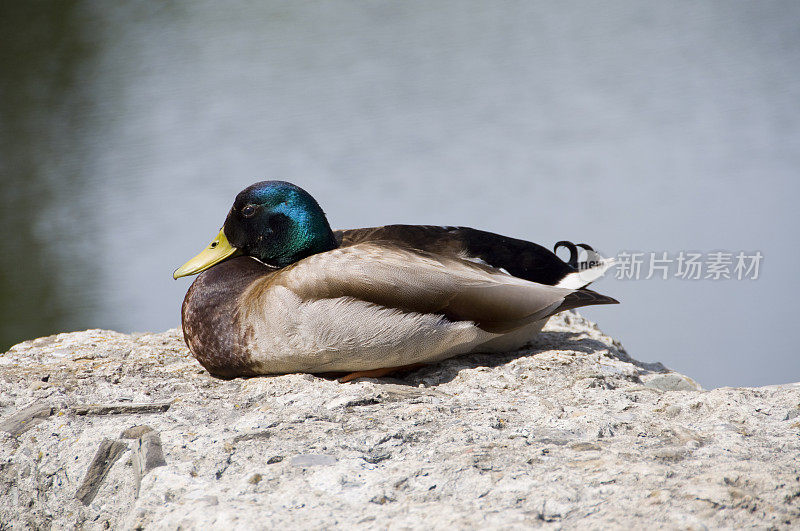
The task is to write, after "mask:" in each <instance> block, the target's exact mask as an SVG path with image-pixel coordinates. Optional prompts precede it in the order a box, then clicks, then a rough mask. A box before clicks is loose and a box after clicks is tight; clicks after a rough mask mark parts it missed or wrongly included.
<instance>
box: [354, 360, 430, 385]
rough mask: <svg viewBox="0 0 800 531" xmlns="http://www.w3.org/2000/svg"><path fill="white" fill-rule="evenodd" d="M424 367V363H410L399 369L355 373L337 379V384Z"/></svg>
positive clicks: (390, 368)
mask: <svg viewBox="0 0 800 531" xmlns="http://www.w3.org/2000/svg"><path fill="white" fill-rule="evenodd" d="M423 366H425V364H424V363H412V364H411V365H402V366H400V367H384V368H382V369H370V370H368V371H356V372H351V373H350V374H346V375H344V376H342V377H341V378H339V383H345V382H349V381H352V380H355V379H356V378H380V377H382V376H386V375H387V374H392V373H393V372H402V371H410V370H411V369H418V368H420V367H423Z"/></svg>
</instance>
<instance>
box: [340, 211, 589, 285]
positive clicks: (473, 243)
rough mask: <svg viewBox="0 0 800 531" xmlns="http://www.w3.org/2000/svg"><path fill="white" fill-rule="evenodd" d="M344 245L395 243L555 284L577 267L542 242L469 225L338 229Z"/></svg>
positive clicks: (531, 279) (543, 282)
mask: <svg viewBox="0 0 800 531" xmlns="http://www.w3.org/2000/svg"><path fill="white" fill-rule="evenodd" d="M334 235H335V237H336V240H337V241H338V242H339V244H340V245H341V246H342V247H346V246H349V245H355V244H357V243H366V242H379V241H380V242H386V243H394V244H397V245H403V246H408V247H412V248H414V249H420V250H424V251H429V252H432V253H436V254H438V255H447V256H453V257H457V256H468V257H470V258H474V259H480V260H482V261H483V262H485V263H486V264H488V265H490V266H492V267H494V268H503V269H505V270H506V271H508V272H509V273H510V274H512V275H514V276H515V277H519V278H524V279H525V280H530V281H531V282H538V283H540V284H547V285H549V286H553V285H556V284H558V282H559V281H561V280H562V279H563V278H564V277H565V276H566V275H568V274H570V273H574V272H575V271H576V269H575V268H573V267H572V266H570V265H569V264H567V263H565V262H564V261H562V260H561V259H560V258H559V257H558V256H556V255H555V254H554V253H552V252H550V250H549V249H547V248H545V247H542V246H541V245H539V244H536V243H533V242H529V241H525V240H519V239H517V238H510V237H508V236H503V235H500V234H494V233H492V232H487V231H482V230H477V229H471V228H469V227H435V226H428V225H385V226H383V227H370V228H364V229H348V230H337V231H334Z"/></svg>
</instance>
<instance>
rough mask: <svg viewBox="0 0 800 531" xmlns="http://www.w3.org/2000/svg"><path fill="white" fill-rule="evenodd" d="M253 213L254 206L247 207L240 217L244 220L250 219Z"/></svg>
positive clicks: (254, 211)
mask: <svg viewBox="0 0 800 531" xmlns="http://www.w3.org/2000/svg"><path fill="white" fill-rule="evenodd" d="M255 213H256V207H255V206H254V205H247V206H245V207H244V208H243V209H242V215H243V216H244V217H246V218H252V217H253V214H255Z"/></svg>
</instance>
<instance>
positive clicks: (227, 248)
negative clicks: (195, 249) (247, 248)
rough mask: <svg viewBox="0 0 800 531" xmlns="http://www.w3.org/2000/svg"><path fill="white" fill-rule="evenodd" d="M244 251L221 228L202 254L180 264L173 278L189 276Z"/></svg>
mask: <svg viewBox="0 0 800 531" xmlns="http://www.w3.org/2000/svg"><path fill="white" fill-rule="evenodd" d="M240 254H242V252H241V251H240V250H239V249H237V248H236V247H234V246H233V245H231V244H230V242H228V238H226V237H225V232H224V231H222V230H220V231H219V234H217V237H216V238H214V241H212V242H211V243H210V244H208V247H206V248H205V249H203V250H202V251H201V252H200V254H198V255H197V256H195V257H194V258H192V259H191V260H189V261H188V262H186V263H185V264H183V265H182V266H180V267H179V268H178V269H176V270H175V272H174V273H172V278H175V279H178V278H180V277H187V276H189V275H196V274H197V273H200V272H201V271H205V270H206V269H208V268H209V267H211V266H213V265H215V264H218V263H220V262H222V261H223V260H226V259H228V258H231V257H233V256H238V255H240Z"/></svg>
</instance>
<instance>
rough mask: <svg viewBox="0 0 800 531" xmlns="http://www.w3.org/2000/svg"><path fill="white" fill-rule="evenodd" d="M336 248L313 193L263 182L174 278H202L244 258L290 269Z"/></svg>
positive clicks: (242, 196)
mask: <svg viewBox="0 0 800 531" xmlns="http://www.w3.org/2000/svg"><path fill="white" fill-rule="evenodd" d="M336 245H337V244H336V239H335V238H334V236H333V231H331V228H330V225H328V220H327V219H326V218H325V213H324V212H323V211H322V208H320V206H319V204H318V203H317V201H316V200H315V199H314V198H313V197H311V194H309V193H308V192H306V191H305V190H303V189H302V188H300V187H298V186H295V185H293V184H292V183H288V182H284V181H263V182H259V183H256V184H253V185H251V186H248V187H247V188H245V189H244V190H242V191H241V192H239V194H238V195H237V196H236V200H235V201H234V202H233V207H231V210H230V212H228V217H227V218H226V219H225V225H224V226H223V227H222V230H221V231H220V233H219V235H217V237H216V238H215V240H214V241H213V242H211V244H210V245H209V246H208V247H206V249H205V250H203V252H201V253H200V254H199V255H197V256H196V257H194V258H192V259H191V260H190V261H189V262H187V263H186V264H184V265H183V266H181V267H180V268H178V269H177V270H176V271H175V273H174V274H173V277H174V278H179V277H182V276H186V275H193V274H196V273H199V272H201V271H203V270H205V269H208V268H209V267H211V266H212V265H214V264H217V263H219V262H221V261H223V260H225V259H227V258H230V257H233V256H237V255H240V254H245V255H248V256H252V257H254V258H258V259H259V260H261V261H262V262H264V263H266V264H269V265H273V266H277V267H285V266H288V265H290V264H293V263H294V262H297V261H298V260H302V259H303V258H305V257H307V256H310V255H312V254H316V253H321V252H325V251H330V250H331V249H334V248H335V247H336Z"/></svg>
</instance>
